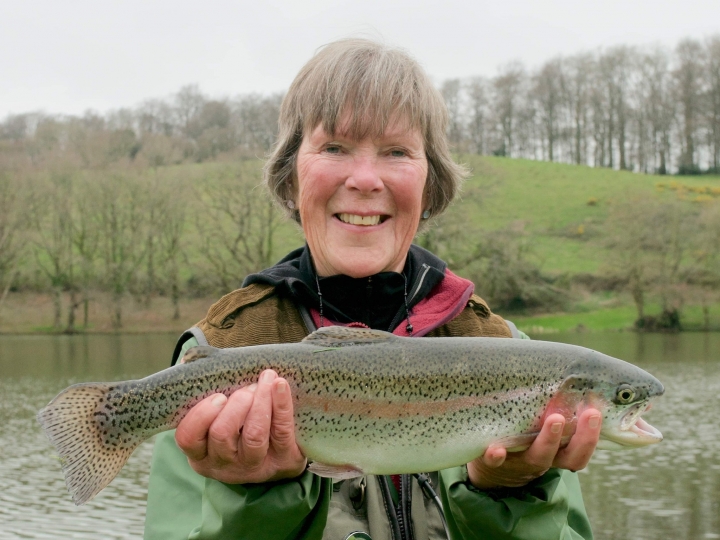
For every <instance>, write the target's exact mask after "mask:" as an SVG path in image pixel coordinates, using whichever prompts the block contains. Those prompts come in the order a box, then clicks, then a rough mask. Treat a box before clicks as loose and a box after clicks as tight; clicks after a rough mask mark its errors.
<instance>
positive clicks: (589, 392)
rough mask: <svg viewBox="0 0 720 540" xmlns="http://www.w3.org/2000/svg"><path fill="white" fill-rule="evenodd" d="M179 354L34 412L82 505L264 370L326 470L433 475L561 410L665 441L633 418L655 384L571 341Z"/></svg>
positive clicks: (389, 337) (343, 335)
mask: <svg viewBox="0 0 720 540" xmlns="http://www.w3.org/2000/svg"><path fill="white" fill-rule="evenodd" d="M183 360H184V361H185V363H183V364H181V365H177V366H174V367H171V368H169V369H166V370H164V371H161V372H159V373H156V374H154V375H151V376H149V377H146V378H144V379H140V380H136V381H125V382H116V383H104V384H103V383H83V384H76V385H73V386H70V387H69V388H67V389H65V390H63V391H62V392H61V393H60V394H59V395H58V396H57V397H56V398H55V399H53V400H52V401H51V402H50V403H49V404H48V406H47V407H45V408H44V409H42V410H41V411H40V412H39V413H38V420H39V422H40V423H41V424H42V427H43V429H44V430H45V433H46V434H47V435H48V437H49V438H50V440H51V442H52V443H53V444H54V445H55V447H56V449H57V451H58V453H59V454H60V457H61V461H62V466H63V471H64V473H65V481H66V483H67V487H68V490H69V491H70V493H71V494H72V497H73V500H74V501H75V503H76V504H78V505H80V504H83V503H85V502H86V501H88V500H89V499H91V498H92V497H94V496H95V495H96V494H97V493H98V492H99V491H100V490H102V489H103V488H104V487H105V486H107V485H108V484H109V483H110V481H111V480H112V479H113V478H115V476H116V475H117V474H118V472H119V471H120V469H121V468H122V467H123V465H124V464H125V462H126V461H127V459H128V458H129V457H130V454H131V453H132V452H133V450H134V449H135V448H136V447H137V446H138V445H139V444H140V443H141V442H142V441H144V440H145V439H147V438H149V437H150V436H152V435H154V434H156V433H159V432H161V431H165V430H168V429H173V428H175V427H176V426H177V425H178V423H179V422H180V420H182V418H183V417H184V416H185V415H186V414H187V412H188V410H189V409H190V408H191V407H192V406H193V405H195V404H196V403H197V402H198V401H200V400H201V399H203V398H205V397H207V396H209V395H211V394H214V393H217V392H219V393H223V394H225V395H230V394H231V393H232V392H233V391H235V390H237V389H238V388H241V387H243V386H245V385H248V384H251V383H253V382H256V381H257V379H258V376H259V375H260V373H261V372H262V371H263V370H265V369H268V368H271V369H274V370H275V371H276V372H277V373H278V374H279V375H280V376H281V377H284V378H285V379H287V381H288V383H289V385H290V388H291V391H292V395H293V401H294V414H295V430H296V437H297V444H298V446H299V447H300V448H301V450H302V451H303V453H304V454H305V455H306V456H307V458H308V460H310V461H311V464H310V466H309V468H310V470H311V471H312V472H315V473H316V474H319V475H321V476H330V477H334V478H351V477H353V476H358V475H361V474H398V473H415V472H427V471H436V470H440V469H444V468H447V467H452V466H456V465H461V464H464V463H467V462H469V461H471V460H473V459H474V458H476V457H478V456H480V455H482V453H483V452H484V451H485V449H486V448H487V447H488V445H490V444H491V443H499V444H503V445H505V446H506V447H507V448H509V449H512V450H519V449H523V448H527V447H528V446H529V445H530V443H531V442H532V440H533V439H534V438H535V437H536V436H537V434H538V432H539V430H540V428H541V426H542V423H543V419H544V418H545V417H546V416H547V415H548V414H550V413H553V412H560V413H562V414H563V415H564V416H565V417H566V418H567V421H568V424H567V426H568V431H567V433H566V437H567V438H569V436H570V435H571V434H572V431H573V430H574V425H575V421H576V419H577V417H578V416H579V414H580V413H581V412H582V410H583V409H584V408H586V407H588V406H593V407H596V408H598V409H599V410H600V411H601V412H602V413H603V424H602V431H601V447H633V446H643V445H647V444H652V443H656V442H659V441H661V440H662V435H661V434H660V432H659V431H658V430H656V429H655V428H653V427H652V426H650V425H649V424H647V423H646V422H645V421H644V420H642V419H641V418H640V415H641V414H642V413H643V412H644V411H645V410H647V409H648V408H649V404H650V400H651V399H652V398H654V397H655V396H659V395H661V394H662V393H663V386H662V384H661V383H660V382H659V381H658V380H657V379H655V378H654V377H653V376H652V375H650V374H649V373H647V372H645V371H643V370H642V369H640V368H638V367H636V366H633V365H632V364H628V363H626V362H623V361H622V360H617V359H615V358H612V357H609V356H606V355H604V354H602V353H599V352H596V351H592V350H590V349H585V348H582V347H577V346H573V345H564V344H561V343H550V342H543V341H530V340H520V339H501V338H428V339H417V338H403V337H397V336H394V335H393V334H389V333H387V332H381V331H377V330H366V329H357V328H342V327H327V328H321V329H320V330H318V331H316V332H314V333H313V334H311V335H309V336H308V337H306V338H305V339H304V340H303V341H302V342H301V343H293V344H282V345H260V346H255V347H242V348H236V349H215V348H213V347H195V348H193V349H191V350H190V351H188V353H187V354H186V355H185V357H184V358H183Z"/></svg>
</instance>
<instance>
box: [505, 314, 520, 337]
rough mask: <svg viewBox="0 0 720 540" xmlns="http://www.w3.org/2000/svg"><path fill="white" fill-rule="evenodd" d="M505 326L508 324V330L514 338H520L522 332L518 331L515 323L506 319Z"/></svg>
mask: <svg viewBox="0 0 720 540" xmlns="http://www.w3.org/2000/svg"><path fill="white" fill-rule="evenodd" d="M505 324H507V325H508V328H510V333H511V334H512V337H514V338H515V339H519V338H520V330H518V327H517V326H515V323H514V322H512V321H508V320H507V319H505Z"/></svg>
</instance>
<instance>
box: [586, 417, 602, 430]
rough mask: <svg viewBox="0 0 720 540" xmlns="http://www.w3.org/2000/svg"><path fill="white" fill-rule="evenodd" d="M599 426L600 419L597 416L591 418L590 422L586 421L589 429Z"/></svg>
mask: <svg viewBox="0 0 720 540" xmlns="http://www.w3.org/2000/svg"><path fill="white" fill-rule="evenodd" d="M599 425H600V417H599V416H591V417H590V420H588V426H590V428H591V429H596V428H597V427H598V426H599Z"/></svg>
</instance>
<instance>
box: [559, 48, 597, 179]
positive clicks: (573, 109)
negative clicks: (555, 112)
mask: <svg viewBox="0 0 720 540" xmlns="http://www.w3.org/2000/svg"><path fill="white" fill-rule="evenodd" d="M565 64H566V69H567V72H568V73H567V76H566V78H565V80H566V88H567V91H566V94H565V99H566V103H567V110H568V112H569V115H570V117H571V120H570V122H571V128H570V129H571V130H572V141H573V148H572V156H573V158H572V161H573V163H575V164H576V165H581V164H584V163H587V151H588V145H587V130H588V123H589V108H590V77H591V73H592V70H593V69H594V61H593V58H592V56H591V55H589V54H580V55H577V56H573V57H571V58H569V59H568V60H567V61H566V62H565Z"/></svg>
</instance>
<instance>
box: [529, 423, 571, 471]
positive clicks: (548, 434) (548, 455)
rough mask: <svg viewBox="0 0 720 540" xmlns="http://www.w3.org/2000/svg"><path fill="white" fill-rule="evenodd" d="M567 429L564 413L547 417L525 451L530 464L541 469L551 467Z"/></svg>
mask: <svg viewBox="0 0 720 540" xmlns="http://www.w3.org/2000/svg"><path fill="white" fill-rule="evenodd" d="M564 429H565V417H564V416H563V415H562V414H557V413H556V414H551V415H550V416H548V417H547V418H546V419H545V423H544V424H543V427H542V429H541V430H540V434H539V435H538V436H537V438H536V439H535V440H534V441H533V443H532V444H531V445H530V448H528V449H527V450H526V451H525V453H524V459H525V461H526V462H527V463H528V464H531V465H535V466H536V467H538V468H539V469H549V468H550V467H551V466H552V463H553V460H554V459H555V455H556V454H557V453H558V449H559V448H560V442H561V440H562V436H563V430H564Z"/></svg>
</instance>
